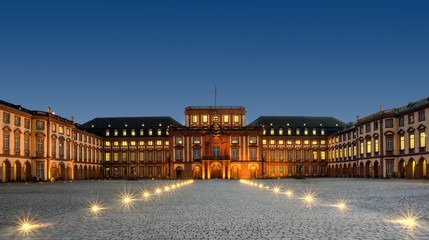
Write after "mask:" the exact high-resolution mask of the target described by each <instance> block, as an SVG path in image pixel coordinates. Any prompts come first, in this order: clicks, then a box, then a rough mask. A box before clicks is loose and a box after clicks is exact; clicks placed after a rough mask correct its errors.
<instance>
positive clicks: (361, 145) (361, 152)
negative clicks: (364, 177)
mask: <svg viewBox="0 0 429 240" xmlns="http://www.w3.org/2000/svg"><path fill="white" fill-rule="evenodd" d="M359 145H360V149H359V150H360V154H363V153H364V151H363V142H360V144H359Z"/></svg>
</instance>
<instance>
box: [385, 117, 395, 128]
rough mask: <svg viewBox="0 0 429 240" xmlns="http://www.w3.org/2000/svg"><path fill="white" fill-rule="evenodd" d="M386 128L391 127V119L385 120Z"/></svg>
mask: <svg viewBox="0 0 429 240" xmlns="http://www.w3.org/2000/svg"><path fill="white" fill-rule="evenodd" d="M385 125H386V128H392V127H393V119H391V118H389V119H386V120H385Z"/></svg>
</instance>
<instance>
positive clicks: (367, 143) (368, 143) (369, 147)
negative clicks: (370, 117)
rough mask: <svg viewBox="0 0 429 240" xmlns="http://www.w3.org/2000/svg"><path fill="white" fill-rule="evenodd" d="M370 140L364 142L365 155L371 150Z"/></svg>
mask: <svg viewBox="0 0 429 240" xmlns="http://www.w3.org/2000/svg"><path fill="white" fill-rule="evenodd" d="M371 144H372V142H371V140H366V153H371V151H372V149H371Z"/></svg>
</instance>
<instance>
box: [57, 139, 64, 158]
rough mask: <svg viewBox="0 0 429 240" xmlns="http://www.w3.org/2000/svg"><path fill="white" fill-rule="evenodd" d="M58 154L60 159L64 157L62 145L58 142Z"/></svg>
mask: <svg viewBox="0 0 429 240" xmlns="http://www.w3.org/2000/svg"><path fill="white" fill-rule="evenodd" d="M58 154H59V155H60V157H61V158H63V157H64V143H63V142H60V144H58Z"/></svg>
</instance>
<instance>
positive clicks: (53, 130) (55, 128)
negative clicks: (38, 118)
mask: <svg viewBox="0 0 429 240" xmlns="http://www.w3.org/2000/svg"><path fill="white" fill-rule="evenodd" d="M51 129H52V132H56V131H57V124H55V123H54V124H52V127H51Z"/></svg>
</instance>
